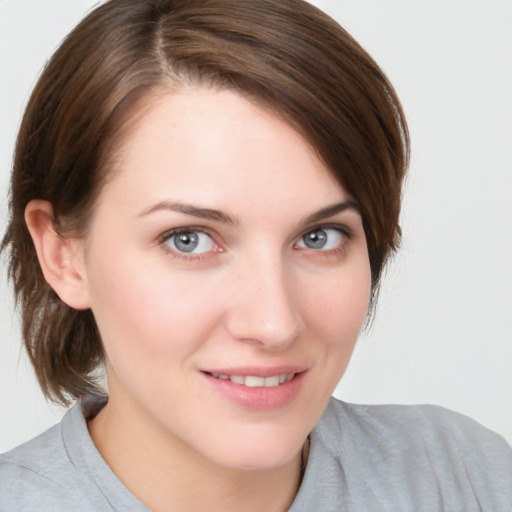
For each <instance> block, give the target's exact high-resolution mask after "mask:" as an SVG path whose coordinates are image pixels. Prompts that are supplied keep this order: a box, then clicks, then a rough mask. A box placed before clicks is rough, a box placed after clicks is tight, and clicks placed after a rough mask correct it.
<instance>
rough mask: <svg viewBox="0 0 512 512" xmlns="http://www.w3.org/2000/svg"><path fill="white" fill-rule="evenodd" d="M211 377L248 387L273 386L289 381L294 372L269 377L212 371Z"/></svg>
mask: <svg viewBox="0 0 512 512" xmlns="http://www.w3.org/2000/svg"><path fill="white" fill-rule="evenodd" d="M211 375H212V377H215V378H216V379H220V380H231V382H234V383H235V384H241V385H243V386H247V387H248V388H263V387H265V388H274V387H276V386H279V385H280V384H284V383H285V382H289V381H291V380H292V379H293V377H295V373H282V374H279V375H272V376H271V377H256V376H254V375H245V376H244V375H224V374H222V373H212V374H211Z"/></svg>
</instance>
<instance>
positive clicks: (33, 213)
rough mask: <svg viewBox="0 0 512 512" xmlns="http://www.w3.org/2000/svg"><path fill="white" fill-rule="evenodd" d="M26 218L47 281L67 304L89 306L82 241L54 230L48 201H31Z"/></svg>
mask: <svg viewBox="0 0 512 512" xmlns="http://www.w3.org/2000/svg"><path fill="white" fill-rule="evenodd" d="M25 222H26V223H27V227H28V230H29V232H30V236H31V237H32V240H33V242H34V246H35V249H36V252H37V257H38V259H39V265H40V266H41V270H42V271H43V275H44V278H45V279H46V281H47V283H48V284H49V285H50V286H51V287H52V288H53V289H54V291H55V293H57V295H58V296H59V297H60V298H61V300H62V301H64V302H65V303H66V304H67V305H68V306H70V307H72V308H74V309H87V308H89V307H90V305H89V298H88V290H87V281H86V279H85V277H86V275H85V266H84V257H83V242H82V241H81V240H78V239H74V238H66V237H64V236H62V235H60V234H59V233H58V232H57V229H56V226H55V218H54V216H53V206H52V205H51V203H49V202H48V201H43V200H40V199H34V200H32V201H30V202H29V203H28V205H27V207H26V208H25Z"/></svg>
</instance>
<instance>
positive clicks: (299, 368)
mask: <svg viewBox="0 0 512 512" xmlns="http://www.w3.org/2000/svg"><path fill="white" fill-rule="evenodd" d="M307 369H308V367H307V366H305V365H289V364H287V365H279V366H271V367H262V366H242V367H238V368H208V369H202V370H201V371H202V372H204V373H215V374H220V375H228V376H231V375H243V376H248V375H250V376H254V377H272V376H274V375H282V374H285V373H286V374H289V373H301V372H303V371H305V370H307Z"/></svg>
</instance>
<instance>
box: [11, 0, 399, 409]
mask: <svg viewBox="0 0 512 512" xmlns="http://www.w3.org/2000/svg"><path fill="white" fill-rule="evenodd" d="M189 83H191V84H200V85H207V86H213V87H219V88H228V89H233V90H236V91H238V92H239V93H240V94H242V95H243V96H245V97H247V98H248V99H250V100H251V101H255V102H258V103H259V104H261V105H262V106H264V107H265V108H268V109H270V110H271V111H272V112H274V113H275V114H276V115H278V116H280V117H282V118H283V119H285V120H286V121H287V122H288V123H289V124H290V125H291V126H293V127H294V128H295V129H296V130H298V131H299V132H300V133H301V134H302V135H303V136H304V137H305V139H306V140H307V141H308V142H309V143H310V144H311V146H312V147H313V149H314V150H315V151H316V152H317V154H318V155H319V157H320V158H321V159H322V161H323V162H324V163H325V165H326V166H327V167H328V168H329V169H330V170H331V172H332V173H333V175H334V176H335V178H336V179H337V180H338V182H339V183H340V184H341V185H342V186H343V187H344V188H345V190H347V192H348V193H349V194H351V195H352V197H353V198H354V199H355V200H356V201H357V202H358V204H359V205H360V208H361V214H362V218H363V224H364V230H365V235H366V239H367V244H368V254H369V260H370V266H371V272H372V290H373V294H372V298H373V297H374V296H375V291H376V290H377V289H378V285H379V279H380V276H381V273H382V269H383V266H384V264H385V263H386V261H387V259H388V257H389V255H390V254H391V253H392V252H393V251H394V250H395V249H396V247H397V245H398V243H399V239H400V228H399V224H398V216H399V211H400V199H401V184H402V180H403V177H404V174H405V171H406V167H407V164H408V154H409V145H408V144H409V142H408V134H407V127H406V123H405V120H404V116H403V113H402V108H401V106H400V103H399V101H398V98H397V96H396V94H395V92H394V90H393V88H392V86H391V84H390V83H389V81H388V80H387V78H386V77H385V75H384V74H383V73H382V71H381V70H380V69H379V67H378V66H377V65H376V63H375V62H374V61H373V60H372V58H371V57H370V56H369V55H368V54H367V53H366V52H365V51H364V50H363V49H362V48H361V47H360V46H359V45H358V44H357V43H356V42H355V41H354V39H353V38H352V37H351V36H350V35H349V34H348V33H347V32H346V31H345V30H344V29H343V28H341V27H340V26H339V25H338V24H337V23H336V22H335V21H334V20H332V19H331V18H330V17H328V16H327V15H326V14H324V13H322V12H321V11H320V10H318V9H316V8H315V7H313V6H311V5H310V4H308V3H306V2H304V1H303V0H111V1H108V2H106V3H105V4H103V5H101V6H100V7H98V8H97V9H95V10H94V11H92V12H91V13H90V14H89V15H88V16H87V17H86V18H85V19H84V20H83V21H82V22H81V23H80V24H79V25H78V26H77V27H76V28H75V29H74V30H73V31H72V32H71V33H70V34H69V35H68V37H67V38H66V39H65V40H64V42H63V43H62V45H61V46H60V47H59V49H58V50H57V51H56V52H55V54H54V55H53V57H52V58H51V60H50V61H49V63H48V64H47V66H46V67H45V69H44V71H43V73H42V74H41V77H40V79H39V81H38V83H37V85H36V87H35V89H34V91H33V93H32V96H31V98H30V100H29V103H28V105H27V108H26V111H25V114H24V117H23V121H22V124H21V128H20V131H19V135H18V140H17V144H16V150H15V158H14V167H13V174H12V188H11V200H10V215H11V217H10V223H9V225H8V228H7V231H6V234H5V236H4V239H3V243H2V249H5V248H8V249H9V251H10V260H9V273H10V276H11V278H12V280H13V283H14V288H15V293H16V297H17V300H18V302H19V303H20V304H21V309H22V325H23V339H24V343H25V346H26V348H27V351H28V353H29V356H30V358H31V360H32V363H33V365H34V367H35V370H36V374H37V377H38V379H39V383H40V385H41V387H42V390H43V392H44V393H45V395H46V396H47V397H49V398H51V399H53V400H56V401H60V402H62V403H67V402H68V401H69V399H70V398H75V397H78V396H81V395H84V394H86V393H91V392H101V390H100V388H99V386H98V384H97V382H96V381H95V379H94V377H93V375H94V370H95V369H96V368H97V367H98V366H99V365H100V363H101V362H102V360H103V350H102V344H101V339H100V335H99V333H98V330H97V328H96V324H95V321H94V317H93V315H92V313H91V311H90V310H86V311H77V310H74V309H72V308H70V307H69V306H67V305H66V304H64V303H63V302H62V301H61V300H60V299H59V298H58V296H57V295H56V293H55V292H54V291H53V290H52V289H51V288H50V286H49V285H48V284H47V283H46V281H45V280H44V278H43V274H42V272H41V269H40V267H39V263H38V260H37V256H36V252H35V250H34V246H33V243H32V240H31V238H30V235H29V232H28V229H27V226H26V224H25V221H24V210H25V207H26V205H27V204H28V202H29V201H31V200H32V199H43V200H46V201H49V202H50V203H51V204H52V205H53V208H54V216H55V225H56V226H57V228H58V229H60V230H61V232H62V233H63V234H64V233H65V232H71V233H73V235H74V236H82V235H83V234H84V233H85V232H86V229H87V225H88V219H89V218H90V214H91V212H92V210H93V207H94V202H95V199H96V198H97V196H98V192H99V190H100V189H101V186H102V184H103V182H104V180H105V177H106V175H107V173H108V171H109V167H110V166H109V162H110V160H111V158H112V157H113V156H114V154H115V149H116V141H117V139H116V134H118V133H119V130H120V128H122V126H123V123H124V121H125V120H126V119H127V118H128V117H129V115H130V113H131V112H133V110H134V109H135V108H136V107H137V105H138V102H139V101H140V100H141V99H143V98H146V97H147V96H148V95H150V94H152V92H153V91H156V90H158V89H162V88H168V87H171V88H179V87H180V86H182V85H184V84H189Z"/></svg>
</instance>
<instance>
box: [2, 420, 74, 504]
mask: <svg viewBox="0 0 512 512" xmlns="http://www.w3.org/2000/svg"><path fill="white" fill-rule="evenodd" d="M70 472H73V467H72V464H71V463H70V461H69V458H68V457H67V455H66V451H65V448H64V445H63V442H62V429H61V425H60V424H58V425H55V426H54V427H52V428H50V429H49V430H47V431H46V432H44V433H43V434H41V435H40V436H38V437H36V438H34V439H32V440H31V441H28V442H27V443H24V444H22V445H21V446H18V447H17V448H14V449H13V450H11V451H9V452H6V453H4V454H2V455H0V512H4V511H12V510H16V511H25V510H26V511H34V510H55V511H56V512H58V510H63V511H64V510H80V507H79V506H78V504H77V503H76V502H75V500H74V499H73V495H72V493H70V492H69V490H67V489H66V488H65V485H63V482H62V475H64V474H69V473H70ZM57 503H58V506H59V508H58V509H55V505H56V504H57Z"/></svg>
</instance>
